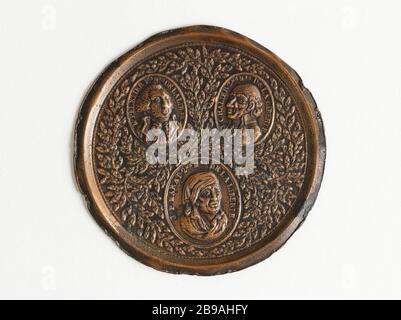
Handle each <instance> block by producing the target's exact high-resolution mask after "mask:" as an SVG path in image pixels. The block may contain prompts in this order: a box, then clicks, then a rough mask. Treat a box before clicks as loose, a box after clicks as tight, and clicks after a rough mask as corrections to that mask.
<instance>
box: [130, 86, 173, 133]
mask: <svg viewBox="0 0 401 320" xmlns="http://www.w3.org/2000/svg"><path fill="white" fill-rule="evenodd" d="M173 111H174V103H173V98H172V96H171V94H170V93H169V92H168V90H166V88H164V86H162V85H161V84H153V85H150V86H148V87H146V88H145V89H144V90H143V91H142V92H141V94H140V95H139V96H138V100H137V103H136V112H138V113H140V114H142V117H141V121H140V123H139V128H138V130H139V131H140V132H141V133H142V134H145V135H146V133H147V132H148V131H149V130H150V129H162V130H164V131H165V132H167V126H168V123H169V121H175V115H174V114H173Z"/></svg>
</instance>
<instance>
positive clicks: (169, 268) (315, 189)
mask: <svg viewBox="0 0 401 320" xmlns="http://www.w3.org/2000/svg"><path fill="white" fill-rule="evenodd" d="M188 32H205V33H207V32H211V33H212V32H220V33H223V34H224V33H227V34H230V35H232V36H235V37H237V38H242V39H244V40H246V41H247V42H249V43H250V44H252V45H254V46H255V47H257V48H259V49H262V50H264V51H267V52H269V53H270V54H271V55H273V56H274V57H275V59H277V61H279V62H280V63H281V64H282V66H283V67H284V68H285V69H286V71H287V72H288V73H289V74H290V75H291V76H292V78H294V80H295V81H296V82H297V84H298V86H299V89H300V90H301V92H303V94H304V96H305V98H306V99H307V100H308V102H309V104H310V106H311V107H312V109H313V110H311V111H312V112H313V116H314V117H315V120H316V123H317V132H316V135H317V137H318V142H317V143H318V146H317V150H318V157H317V163H316V174H315V177H314V178H315V179H314V180H313V183H312V187H311V188H310V192H309V195H308V197H307V198H306V199H304V201H303V205H302V207H301V209H300V211H299V213H298V214H297V216H296V218H295V219H294V221H295V220H296V219H298V221H297V226H296V228H295V229H294V230H292V231H291V233H289V234H284V235H282V236H283V237H284V239H283V240H280V239H279V238H280V236H279V237H277V239H275V240H273V241H274V242H278V245H277V246H276V247H275V248H274V249H273V250H271V251H268V252H263V253H262V254H260V255H258V256H254V257H253V259H247V261H244V262H241V263H239V264H236V263H231V265H232V266H229V267H227V266H226V267H224V268H219V264H216V265H209V266H208V268H205V267H199V266H192V267H188V266H182V265H181V266H179V267H177V266H176V265H173V264H170V263H163V264H161V263H157V261H154V260H152V257H148V256H145V255H143V254H141V253H140V252H137V251H133V250H131V248H130V247H129V246H128V245H126V244H125V243H124V242H123V241H121V242H120V241H119V240H118V235H114V234H113V231H112V230H111V229H110V227H109V226H108V225H107V224H106V223H105V221H104V220H103V219H102V214H101V213H99V212H98V210H97V208H96V203H95V202H94V201H93V200H92V199H91V196H90V191H89V190H88V187H87V183H86V181H85V178H84V169H83V167H81V165H80V164H81V162H82V161H83V159H82V155H83V152H82V151H83V148H84V145H83V139H82V136H83V134H84V120H85V116H87V115H88V111H89V110H87V109H88V108H90V106H89V105H88V101H89V100H90V99H91V98H92V97H93V95H94V94H95V92H96V84H98V82H99V81H102V80H107V75H108V74H110V73H111V72H112V71H113V70H115V69H116V68H118V67H119V66H120V65H121V64H122V63H123V62H124V61H125V60H126V58H127V57H128V56H130V55H131V54H132V53H133V52H134V51H137V50H139V49H140V48H142V47H144V46H146V45H147V44H149V43H152V42H154V41H157V40H159V39H162V38H164V37H169V36H176V35H180V34H183V33H188ZM325 160H326V138H325V133H324V125H323V120H322V117H321V114H320V112H319V110H318V107H317V104H316V102H315V99H314V98H313V96H312V94H311V92H310V91H309V90H308V89H307V88H305V87H304V85H303V82H302V79H301V77H300V76H299V75H298V73H297V72H296V71H295V70H294V69H292V68H291V67H290V66H289V65H288V64H287V63H285V62H284V61H283V60H281V59H280V58H279V57H278V56H276V55H275V54H274V53H273V52H271V51H270V50H269V49H267V48H265V47H263V46H262V45H260V44H259V43H257V42H255V41H253V40H252V39H249V38H247V37H245V36H243V35H241V34H239V33H237V32H234V31H231V30H228V29H225V28H221V27H216V26H208V25H198V26H189V27H183V28H178V29H172V30H167V31H163V32H160V33H158V34H156V35H153V36H151V37H149V38H147V39H146V40H144V41H143V42H141V43H140V44H138V45H137V46H135V47H134V48H132V49H130V50H128V51H127V52H126V53H124V54H123V55H121V56H120V57H119V58H117V59H116V60H115V61H113V62H112V63H111V64H109V65H108V66H107V67H106V68H105V69H104V70H103V71H102V72H101V73H100V75H99V76H98V77H97V78H96V79H95V80H94V81H93V83H92V85H91V86H90V89H89V90H88V93H87V94H86V95H85V97H84V99H83V101H82V103H81V106H80V109H79V112H78V116H77V120H76V125H75V131H74V151H73V162H74V174H75V178H76V181H77V185H78V188H79V191H80V193H81V194H82V196H83V198H84V201H85V204H86V206H87V208H88V210H89V212H90V213H91V215H92V216H93V218H94V219H95V221H96V222H97V224H98V225H99V226H100V227H101V228H102V230H103V231H104V232H105V233H106V234H107V235H108V236H109V237H110V238H111V239H112V240H113V241H114V242H115V243H116V244H117V246H118V247H119V248H120V249H121V250H123V251H124V252H125V253H126V254H128V255H129V256H131V257H132V258H134V259H135V260H138V261H139V262H141V263H143V264H145V265H147V266H149V267H152V268H154V269H156V270H159V271H164V272H168V273H172V274H189V275H201V276H209V275H220V274H225V273H229V272H235V271H239V270H242V269H245V268H247V267H250V266H253V265H255V264H257V263H259V262H261V261H263V260H265V259H267V258H268V257H270V256H271V255H272V254H273V253H275V252H276V251H277V250H279V249H280V248H281V247H282V246H283V245H284V244H285V243H286V242H287V241H288V240H289V239H290V238H291V236H292V235H293V234H294V233H295V232H296V231H297V230H298V229H299V227H300V226H301V225H302V224H303V222H304V221H305V218H306V217H307V215H308V213H309V211H310V210H311V209H312V207H313V205H314V203H315V201H316V198H317V195H318V193H319V189H320V186H321V183H322V179H323V174H324V168H325ZM284 233H285V232H284ZM250 255H252V254H250Z"/></svg>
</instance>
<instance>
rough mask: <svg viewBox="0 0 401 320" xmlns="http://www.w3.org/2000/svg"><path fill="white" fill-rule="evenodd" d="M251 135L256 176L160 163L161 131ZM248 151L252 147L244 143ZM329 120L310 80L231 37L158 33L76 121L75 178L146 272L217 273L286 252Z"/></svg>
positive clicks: (309, 195) (98, 90)
mask: <svg viewBox="0 0 401 320" xmlns="http://www.w3.org/2000/svg"><path fill="white" fill-rule="evenodd" d="M168 121H174V123H175V127H174V128H173V130H174V131H175V132H176V133H177V136H179V135H180V133H181V132H182V130H183V129H184V128H191V129H194V130H201V129H205V128H208V129H213V128H217V129H231V128H236V129H240V130H244V129H245V128H247V129H249V128H251V129H252V130H253V132H254V141H255V148H254V158H255V160H254V161H255V168H254V171H253V173H252V174H249V175H236V174H235V170H234V169H235V164H234V165H226V164H224V163H210V164H198V165H196V164H192V163H178V164H176V165H172V164H160V163H156V164H150V163H149V162H148V161H147V159H146V155H145V154H146V148H147V147H148V142H147V140H146V133H147V131H148V130H150V129H152V128H158V129H160V130H167V123H168ZM244 144H245V141H244ZM325 151H326V149H325V139H324V132H323V123H322V119H321V117H320V113H319V111H318V110H317V107H316V104H315V101H314V99H313V98H312V96H311V94H310V92H309V91H308V90H307V89H305V88H304V86H303V85H302V81H301V79H300V78H299V76H298V75H297V74H296V73H295V72H294V71H293V70H292V69H291V68H290V67H289V66H288V65H286V64H285V63H284V62H283V61H282V60H280V59H279V58H278V57H277V56H276V55H274V54H273V53H272V52H270V51H269V50H267V49H265V48H264V47H262V46H261V45H259V44H257V43H255V42H253V41H252V40H250V39H248V38H246V37H244V36H241V35H239V34H237V33H234V32H231V31H229V30H226V29H222V28H217V27H208V26H194V27H188V28H183V29H177V30H172V31H168V32H164V33H161V34H158V35H156V36H154V37H152V38H150V39H148V40H146V41H145V42H143V43H142V44H140V45H139V46H137V47H135V48H134V49H132V50H130V51H129V52H127V53H125V54H124V55H123V56H121V57H120V58H118V59H117V60H116V61H115V62H113V63H112V64H111V65H110V66H109V67H108V68H107V69H106V70H105V71H104V72H103V73H102V74H101V75H100V77H99V78H98V79H97V80H96V81H95V83H94V84H93V86H92V88H91V89H90V91H89V93H88V94H87V96H86V98H85V100H84V102H83V104H82V107H81V110H80V113H79V117H78V120H77V125H76V140H75V153H74V160H75V170H76V178H77V180H78V184H79V186H80V189H81V192H82V194H83V195H84V197H85V199H86V202H87V204H88V208H89V211H90V212H91V214H92V215H93V216H94V218H95V219H96V221H97V222H98V223H99V225H100V226H101V227H102V228H103V229H104V230H105V231H106V232H107V234H108V235H110V236H111V237H112V238H113V239H114V240H115V241H116V242H117V243H118V245H119V246H120V247H121V248H122V249H123V250H124V251H126V252H127V253H128V254H129V255H131V256H132V257H134V258H135V259H137V260H139V261H141V262H143V263H144V264H146V265H149V266H151V267H154V268H156V269H158V270H163V271H167V272H172V273H189V274H200V275H214V274H220V273H225V272H231V271H236V270H240V269H243V268H245V267H248V266H250V265H253V264H255V263H257V262H259V261H261V260H263V259H265V258H267V257H269V256H270V255H271V254H272V253H273V252H274V251H276V250H277V249H278V248H280V247H281V246H282V245H283V244H284V243H285V242H286V241H287V239H288V238H289V237H290V236H291V235H292V234H293V232H294V231H295V230H296V229H297V228H298V227H299V226H300V224H301V223H302V222H303V220H304V219H305V217H306V215H307V213H308V211H309V210H310V209H311V207H312V205H313V203H314V201H315V199H316V196H317V193H318V190H319V187H320V183H321V179H322V175H323V168H324V161H325Z"/></svg>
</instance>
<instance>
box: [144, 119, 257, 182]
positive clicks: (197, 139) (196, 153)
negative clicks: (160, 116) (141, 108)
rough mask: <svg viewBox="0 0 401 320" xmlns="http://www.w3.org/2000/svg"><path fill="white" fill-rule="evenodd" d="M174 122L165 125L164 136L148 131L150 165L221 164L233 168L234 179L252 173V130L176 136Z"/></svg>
mask: <svg viewBox="0 0 401 320" xmlns="http://www.w3.org/2000/svg"><path fill="white" fill-rule="evenodd" d="M177 128H178V126H177V123H176V122H175V121H171V122H169V125H168V133H167V134H166V133H165V131H164V130H162V129H151V130H149V131H148V132H147V134H146V141H147V142H148V143H152V142H153V143H152V144H150V145H149V147H148V148H147V150H146V159H147V161H148V162H149V163H150V164H156V163H160V164H179V163H181V164H185V163H191V164H218V163H221V162H223V163H224V164H226V165H228V166H230V167H232V166H233V165H235V174H236V175H248V174H252V173H253V170H254V164H255V163H254V140H255V139H254V130H253V129H222V130H219V129H201V130H200V131H195V130H193V129H183V130H182V131H180V132H179V134H178V129H177Z"/></svg>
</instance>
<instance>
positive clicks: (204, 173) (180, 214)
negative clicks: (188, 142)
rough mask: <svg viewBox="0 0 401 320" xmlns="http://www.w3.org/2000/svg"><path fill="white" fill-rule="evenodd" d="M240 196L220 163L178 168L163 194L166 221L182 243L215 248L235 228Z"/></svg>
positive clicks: (228, 173)
mask: <svg viewBox="0 0 401 320" xmlns="http://www.w3.org/2000/svg"><path fill="white" fill-rule="evenodd" d="M240 197H241V195H240V192H239V187H238V185H237V180H236V178H235V176H234V175H233V173H231V171H230V169H228V168H227V167H226V166H224V165H223V164H215V165H203V166H198V165H193V164H190V163H188V164H184V165H180V166H178V167H177V169H176V170H174V172H173V173H172V174H171V176H170V179H169V181H168V182H167V185H166V189H165V191H164V207H165V214H166V220H167V221H168V223H169V225H170V227H171V230H172V231H173V232H174V233H175V234H176V235H177V237H179V238H180V239H181V240H182V241H184V242H185V243H187V244H189V245H193V246H196V247H201V248H211V247H215V246H217V245H219V244H220V243H222V242H224V241H225V240H226V239H227V238H228V237H229V236H230V235H231V234H232V233H233V231H234V229H235V227H236V226H237V224H238V221H239V219H240V214H241V198H240Z"/></svg>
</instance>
